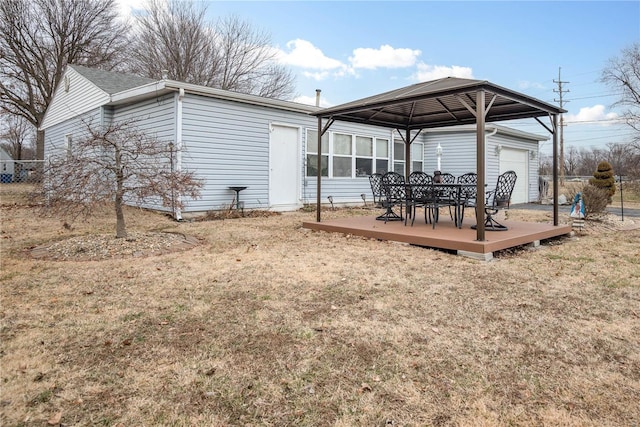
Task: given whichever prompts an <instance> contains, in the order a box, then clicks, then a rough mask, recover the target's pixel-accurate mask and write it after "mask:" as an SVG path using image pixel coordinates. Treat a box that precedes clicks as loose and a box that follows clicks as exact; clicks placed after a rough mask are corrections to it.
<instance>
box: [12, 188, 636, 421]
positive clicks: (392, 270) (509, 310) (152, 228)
mask: <svg viewBox="0 0 640 427" xmlns="http://www.w3.org/2000/svg"><path fill="white" fill-rule="evenodd" d="M10 187H12V186H0V191H2V192H1V193H0V196H1V201H2V202H1V206H0V212H1V214H2V229H1V234H0V237H1V239H0V241H1V275H0V286H1V298H2V300H1V308H0V339H1V347H0V374H1V377H2V382H1V388H0V393H1V395H0V413H1V415H0V424H2V425H3V426H4V425H6V426H21V425H24V426H27V425H39V426H41V425H47V423H48V424H49V425H65V426H71V425H83V426H84V425H103V426H133V425H147V426H150V425H176V426H187V425H189V426H192V425H198V426H249V425H268V426H453V425H456V426H457V425H459V426H467V425H473V426H512V425H553V426H555V425H563V426H622V425H625V426H627V425H629V426H632V425H639V424H640V405H638V402H640V229H638V228H637V227H636V228H635V229H630V228H633V227H626V229H624V230H622V229H621V228H620V227H619V225H618V224H616V219H615V218H614V219H613V220H612V219H609V220H608V221H604V222H594V221H590V222H589V223H588V225H587V229H586V231H585V232H583V233H581V234H579V235H578V236H575V237H572V238H561V239H555V240H553V241H548V242H543V244H542V245H541V246H540V247H538V248H536V249H524V248H523V249H518V250H510V251H505V252H503V253H498V254H497V256H496V258H495V259H494V260H493V261H491V262H480V261H476V260H472V259H469V258H463V257H456V256H454V255H450V254H447V253H443V252H439V251H436V250H430V249H423V248H419V247H414V246H409V245H405V244H399V243H392V242H384V241H377V240H371V239H363V238H359V237H353V236H345V235H340V234H329V233H324V232H313V231H309V230H305V229H303V228H302V227H301V224H302V222H303V221H306V220H313V218H315V212H304V211H299V212H294V213H287V214H282V215H272V216H264V217H257V218H237V219H225V220H211V221H194V222H183V223H176V222H174V221H172V220H171V219H169V218H168V217H166V216H165V215H162V214H158V213H153V212H148V211H144V210H138V209H132V208H131V209H127V211H126V215H127V222H128V227H129V230H130V231H136V232H140V233H151V232H153V233H158V232H172V233H182V234H184V235H187V236H192V237H194V238H195V239H197V244H196V245H195V246H194V247H191V248H186V249H185V248H183V249H182V250H180V251H176V252H171V253H162V252H158V253H156V252H152V251H148V252H136V251H132V252H130V253H128V254H124V255H122V254H120V255H119V256H114V257H109V256H105V257H103V259H99V260H86V259H84V258H82V256H81V255H82V254H81V253H78V257H77V258H73V257H71V259H68V260H65V261H55V260H50V259H46V258H43V259H37V258H33V257H32V256H31V255H32V249H33V248H35V247H38V246H40V245H49V244H51V243H53V242H57V241H65V240H68V239H69V238H71V237H79V236H85V237H86V236H94V235H96V234H112V233H114V229H115V227H114V221H113V214H112V213H111V211H110V209H109V208H105V211H104V212H99V213H97V214H96V215H95V216H94V217H92V218H91V219H90V220H87V221H80V222H76V223H73V224H67V223H64V222H63V221H61V220H59V219H56V218H52V217H46V216H44V217H42V216H38V215H36V213H37V207H36V206H29V205H28V203H26V201H25V200H24V199H23V198H22V197H21V196H20V194H18V193H17V192H15V191H12V190H11V189H10ZM375 213H376V211H370V210H364V209H343V210H337V211H327V212H326V213H325V214H324V217H326V218H329V217H335V216H342V215H363V214H369V215H371V214H375ZM519 215H521V216H522V217H523V218H524V217H527V218H531V216H532V215H531V213H519V212H517V211H515V210H512V211H511V212H510V213H509V218H510V219H517V218H518V216H519ZM537 215H548V214H546V213H538V214H537ZM536 220H539V218H537V219H536ZM627 224H629V222H628V221H627ZM636 225H640V224H636ZM84 250H85V249H82V250H78V252H81V251H84Z"/></svg>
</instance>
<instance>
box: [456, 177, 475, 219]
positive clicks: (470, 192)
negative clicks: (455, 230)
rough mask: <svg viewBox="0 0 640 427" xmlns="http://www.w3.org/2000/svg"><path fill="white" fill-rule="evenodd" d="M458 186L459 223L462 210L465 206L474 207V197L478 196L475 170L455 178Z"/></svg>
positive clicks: (462, 217) (462, 215)
mask: <svg viewBox="0 0 640 427" xmlns="http://www.w3.org/2000/svg"><path fill="white" fill-rule="evenodd" d="M457 182H458V184H461V185H462V187H460V201H459V203H460V225H462V220H463V219H464V210H465V209H466V208H474V209H475V207H476V198H477V196H478V188H477V185H478V174H477V173H475V172H467V173H465V174H462V175H460V176H459V177H458V179H457Z"/></svg>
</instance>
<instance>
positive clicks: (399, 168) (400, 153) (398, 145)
mask: <svg viewBox="0 0 640 427" xmlns="http://www.w3.org/2000/svg"><path fill="white" fill-rule="evenodd" d="M393 171H394V172H396V173H399V174H400V175H404V142H402V141H398V140H395V141H393Z"/></svg>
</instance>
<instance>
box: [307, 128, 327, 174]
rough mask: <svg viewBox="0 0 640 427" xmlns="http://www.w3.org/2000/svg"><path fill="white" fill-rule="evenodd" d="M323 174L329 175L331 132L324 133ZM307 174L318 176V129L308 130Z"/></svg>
mask: <svg viewBox="0 0 640 427" xmlns="http://www.w3.org/2000/svg"><path fill="white" fill-rule="evenodd" d="M321 151H322V153H321V154H322V159H321V160H320V161H321V168H322V176H329V133H328V132H327V133H325V134H324V135H322V150H321ZM306 153H307V159H306V160H307V171H306V174H307V176H318V131H315V130H308V131H307V150H306Z"/></svg>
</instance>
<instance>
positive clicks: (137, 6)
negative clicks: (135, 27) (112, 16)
mask: <svg viewBox="0 0 640 427" xmlns="http://www.w3.org/2000/svg"><path fill="white" fill-rule="evenodd" d="M117 4H118V9H119V10H120V15H121V16H122V17H123V18H130V17H131V16H132V15H133V14H134V11H138V12H140V11H143V10H145V5H146V4H147V3H146V0H117Z"/></svg>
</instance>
